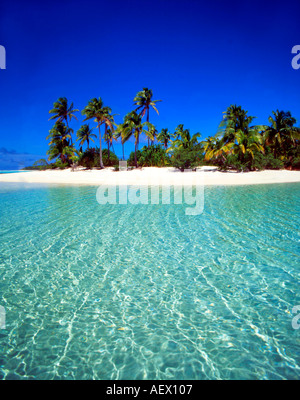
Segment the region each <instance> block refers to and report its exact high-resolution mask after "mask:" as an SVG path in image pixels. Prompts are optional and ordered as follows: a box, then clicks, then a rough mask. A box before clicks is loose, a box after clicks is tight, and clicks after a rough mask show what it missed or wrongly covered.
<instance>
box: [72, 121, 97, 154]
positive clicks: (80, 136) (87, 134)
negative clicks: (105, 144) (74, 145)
mask: <svg viewBox="0 0 300 400" xmlns="http://www.w3.org/2000/svg"><path fill="white" fill-rule="evenodd" d="M93 129H94V128H92V129H91V128H90V127H89V125H87V124H85V125H82V126H81V127H80V129H78V131H77V134H76V135H77V142H78V141H79V145H80V146H83V145H84V143H85V142H86V143H87V149H89V148H90V140H91V141H92V142H94V139H93V138H96V137H97V136H96V135H95V134H94V133H92V131H93Z"/></svg>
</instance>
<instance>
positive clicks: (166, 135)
mask: <svg viewBox="0 0 300 400" xmlns="http://www.w3.org/2000/svg"><path fill="white" fill-rule="evenodd" d="M157 140H158V141H159V143H162V144H163V145H164V146H165V150H167V147H168V143H169V141H170V140H171V134H170V132H169V131H168V129H167V128H165V129H162V130H161V132H160V133H159V134H158V135H157Z"/></svg>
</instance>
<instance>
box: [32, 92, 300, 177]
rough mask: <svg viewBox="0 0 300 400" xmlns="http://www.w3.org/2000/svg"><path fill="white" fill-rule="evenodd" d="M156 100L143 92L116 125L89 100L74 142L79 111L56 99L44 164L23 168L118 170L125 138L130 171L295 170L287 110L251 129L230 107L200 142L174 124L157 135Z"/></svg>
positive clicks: (299, 132)
mask: <svg viewBox="0 0 300 400" xmlns="http://www.w3.org/2000/svg"><path fill="white" fill-rule="evenodd" d="M160 101H161V100H153V92H152V90H151V89H148V88H144V89H143V90H142V91H140V92H138V93H137V95H136V96H135V98H134V106H135V109H134V110H132V111H130V112H129V113H128V114H126V115H125V117H124V122H123V123H121V124H119V125H117V124H116V123H115V119H114V117H115V114H113V113H112V110H111V108H110V107H109V106H106V105H105V104H104V102H103V101H102V99H101V98H100V97H99V98H98V99H97V98H93V99H91V100H90V101H89V102H88V104H87V106H86V107H85V108H84V109H83V110H82V112H81V114H82V116H83V121H82V122H83V124H82V125H81V127H80V129H78V131H77V132H76V142H74V139H73V135H74V130H73V129H72V127H71V126H70V124H71V120H72V118H75V119H78V117H77V116H76V114H77V113H79V110H78V109H75V108H74V105H73V103H69V102H68V100H67V99H66V98H65V97H60V98H59V99H58V100H57V101H56V102H55V103H54V105H53V109H51V110H50V111H49V113H50V114H51V117H50V120H55V123H54V126H53V128H52V129H51V130H50V132H49V135H48V136H47V140H48V141H49V150H48V152H47V155H48V160H46V159H40V160H38V161H37V162H35V163H34V165H33V166H30V167H26V168H25V169H27V170H28V169H30V170H34V169H37V170H47V169H57V168H58V169H65V168H70V167H71V166H81V167H84V168H87V169H92V168H100V169H103V168H105V167H114V168H115V170H117V169H118V162H119V158H118V157H117V156H116V154H115V152H114V142H115V141H118V140H119V141H121V144H122V149H123V157H122V159H123V160H125V156H124V146H125V145H126V142H127V141H128V140H129V139H130V138H133V139H134V151H133V152H131V153H130V155H129V158H128V160H127V163H128V166H129V167H134V168H138V167H170V166H171V167H175V168H178V169H180V170H182V171H183V170H184V169H190V168H195V167H200V166H205V165H213V166H215V167H217V168H218V169H219V170H221V171H228V170H235V171H238V172H248V171H261V170H265V169H271V170H279V169H288V170H299V169H300V146H299V140H300V128H299V127H296V126H295V125H296V119H295V118H293V116H292V114H291V112H290V111H280V110H276V111H272V115H271V116H269V118H268V122H269V124H268V125H253V121H254V119H255V117H254V116H250V115H248V111H246V110H244V109H243V108H242V107H241V106H237V105H230V106H229V107H228V108H227V110H226V111H225V112H224V113H223V118H222V120H221V123H220V125H219V129H218V131H217V133H216V134H215V135H214V136H209V137H208V138H206V139H205V140H202V141H201V140H200V138H201V135H200V133H198V132H197V133H194V134H192V133H191V132H190V130H189V129H186V128H185V127H184V124H179V125H178V126H177V128H176V129H175V132H173V133H171V132H170V131H169V130H168V129H167V128H164V129H162V130H161V131H160V132H158V130H157V128H156V127H155V126H154V125H153V124H152V123H151V122H150V109H152V110H155V111H156V113H157V114H159V112H158V109H157V104H156V103H157V102H160ZM144 120H145V121H144ZM88 121H92V122H93V125H94V126H90V125H89V124H88V123H87V122H88ZM102 127H104V132H101V128H102ZM94 129H96V130H94ZM96 132H97V133H98V135H96ZM141 135H145V137H146V138H147V141H148V145H147V146H144V147H143V148H142V149H141V150H139V142H140V137H141ZM96 140H97V143H98V144H99V147H98V145H96V144H95V143H96ZM103 142H104V143H105V146H106V148H104V149H103ZM91 144H93V146H91Z"/></svg>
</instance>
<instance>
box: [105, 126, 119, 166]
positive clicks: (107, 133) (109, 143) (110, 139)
mask: <svg viewBox="0 0 300 400" xmlns="http://www.w3.org/2000/svg"><path fill="white" fill-rule="evenodd" d="M103 139H104V140H105V141H106V143H107V156H108V160H109V159H110V146H112V149H113V152H115V151H114V145H113V140H117V136H116V135H115V134H114V132H113V131H112V130H111V129H110V128H107V125H106V126H105V133H104V135H103Z"/></svg>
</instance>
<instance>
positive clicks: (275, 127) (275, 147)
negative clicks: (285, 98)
mask: <svg viewBox="0 0 300 400" xmlns="http://www.w3.org/2000/svg"><path fill="white" fill-rule="evenodd" d="M272 114H273V116H270V117H269V122H270V124H271V126H268V127H266V129H265V132H264V139H265V145H266V146H269V147H270V148H271V149H272V151H273V155H274V157H275V158H276V157H277V156H278V155H279V154H282V155H284V153H287V150H288V149H289V148H291V147H292V146H295V143H296V140H299V139H300V131H299V128H296V127H295V126H294V125H295V123H296V119H295V118H293V117H292V115H291V112H290V111H287V112H285V111H279V110H276V111H272Z"/></svg>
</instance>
